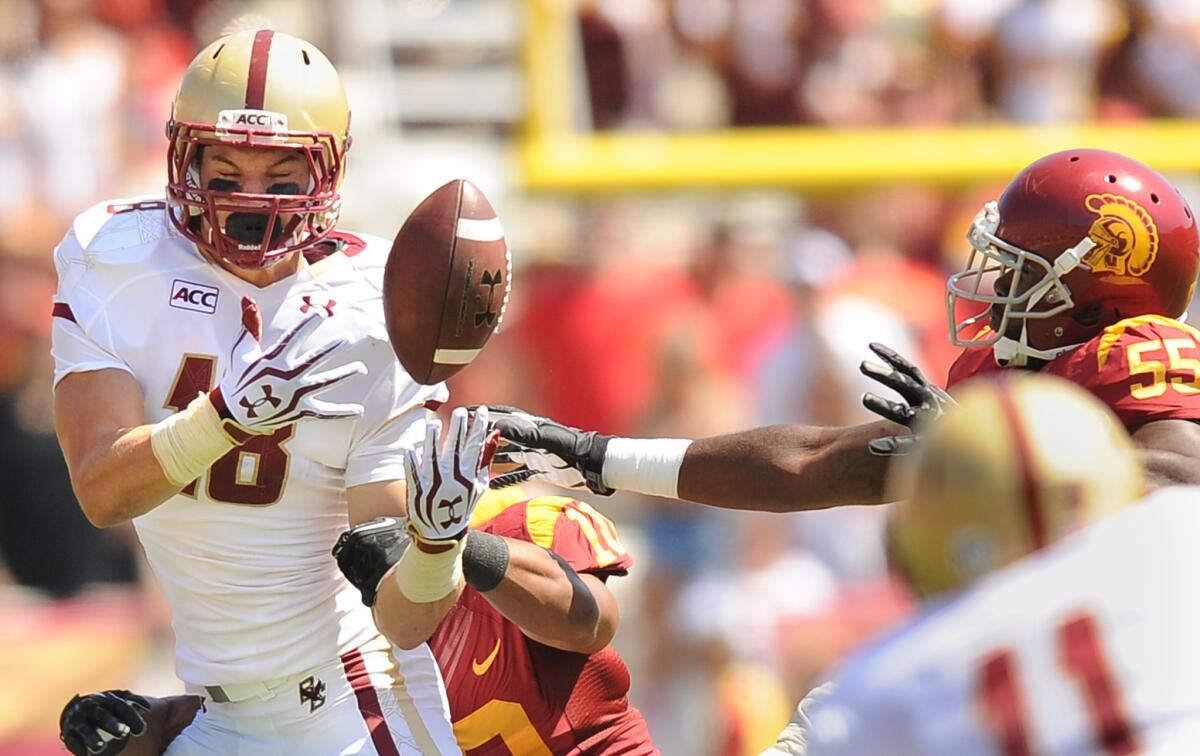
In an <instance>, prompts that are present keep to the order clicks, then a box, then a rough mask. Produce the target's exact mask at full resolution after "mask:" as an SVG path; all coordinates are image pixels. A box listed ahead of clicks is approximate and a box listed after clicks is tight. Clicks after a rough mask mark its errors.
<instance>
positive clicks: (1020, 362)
mask: <svg viewBox="0 0 1200 756" xmlns="http://www.w3.org/2000/svg"><path fill="white" fill-rule="evenodd" d="M1079 346H1081V344H1067V345H1066V346H1060V347H1054V348H1053V349H1035V348H1034V347H1031V346H1029V343H1028V333H1027V331H1026V328H1025V327H1024V326H1023V327H1022V328H1021V338H1020V339H1010V338H1008V337H1007V336H1002V337H1000V339H998V340H997V341H996V343H995V344H993V345H992V355H993V356H994V357H995V358H996V364H997V365H999V366H1000V367H1015V368H1020V367H1026V366H1027V365H1028V364H1029V360H1030V359H1035V360H1045V361H1046V362H1049V361H1050V360H1053V359H1054V358H1056V357H1058V356H1060V355H1063V354H1066V353H1067V352H1069V351H1071V350H1072V349H1075V348H1076V347H1079Z"/></svg>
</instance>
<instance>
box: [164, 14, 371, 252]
mask: <svg viewBox="0 0 1200 756" xmlns="http://www.w3.org/2000/svg"><path fill="white" fill-rule="evenodd" d="M349 129H350V109H349V107H348V106H347V104H346V92H345V90H344V89H343V88H342V82H341V79H340V78H339V77H338V73H337V71H336V70H335V69H334V67H333V64H332V63H330V62H329V59H328V58H326V57H325V56H324V55H323V54H322V53H321V51H320V50H318V49H317V48H316V47H314V46H313V45H311V44H309V43H308V42H305V41H304V40H302V39H297V38H296V37H292V36H290V35H287V34H283V33H282V32H277V31H273V30H270V29H257V30H247V31H239V32H235V33H233V34H230V35H228V36H225V37H221V38H220V39H218V40H217V41H215V42H213V43H212V44H211V45H209V46H208V47H206V48H204V49H203V50H201V51H200V54H199V55H197V56H196V58H195V59H194V60H193V61H192V63H191V65H190V66H188V69H187V72H186V73H185V74H184V77H183V83H182V84H181V85H180V87H179V93H178V95H176V97H175V104H174V106H173V107H172V111H171V120H170V121H169V122H168V124H167V138H168V139H169V141H170V146H169V148H168V176H167V204H168V208H169V213H170V216H171V220H172V222H173V223H174V224H175V226H176V228H178V229H179V231H180V233H182V234H183V235H184V236H186V237H187V238H188V239H190V240H192V241H193V242H195V243H196V244H197V245H199V246H201V247H203V248H205V249H206V250H208V251H209V252H211V253H212V254H215V255H217V256H218V257H220V258H222V259H224V260H227V261H229V262H230V263H233V264H234V265H237V266H240V267H245V268H260V267H265V266H267V265H270V264H271V263H272V262H274V261H277V260H279V259H280V258H282V257H283V256H285V255H288V254H290V253H293V252H297V251H301V250H303V249H306V248H308V247H311V246H313V245H314V244H317V243H319V242H320V241H321V240H322V239H324V238H325V236H326V235H327V234H328V233H329V232H330V231H332V230H333V227H334V225H335V224H336V223H337V218H338V213H339V211H340V209H341V198H340V196H339V194H338V188H339V186H340V185H341V182H342V178H343V176H344V174H345V168H346V150H347V149H348V148H349V146H350V132H349ZM218 144H222V145H232V146H239V147H255V148H262V149H271V150H290V151H293V152H295V153H297V154H299V155H300V156H301V157H302V158H303V159H304V161H305V163H306V164H307V166H308V169H309V175H310V177H311V180H310V182H309V185H308V187H307V188H304V187H301V189H300V192H299V193H295V194H251V193H246V192H241V191H218V190H216V189H213V188H209V187H205V186H201V185H200V180H199V163H200V154H201V151H202V150H203V149H204V147H205V146H208V145H218ZM218 213H220V216H219V215H218ZM232 214H237V220H238V222H237V223H233V224H231V223H229V222H228V218H229V217H232ZM222 216H224V217H226V221H225V222H224V223H222V222H221V221H220V220H219V218H220V217H222ZM201 219H204V220H207V223H205V224H202V223H201Z"/></svg>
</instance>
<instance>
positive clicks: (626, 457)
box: [603, 437, 692, 499]
mask: <svg viewBox="0 0 1200 756" xmlns="http://www.w3.org/2000/svg"><path fill="white" fill-rule="evenodd" d="M691 445H692V441H691V439H687V438H620V437H617V438H613V439H612V440H610V441H609V442H608V449H606V450H605V453H604V475H603V482H604V484H605V485H607V486H610V487H612V488H616V489H619V490H622V491H636V492H637V493H643V494H648V495H650V496H665V497H667V498H669V499H674V498H676V496H677V493H678V489H679V467H680V466H681V465H682V464H683V456H684V454H686V453H687V450H688V447H689V446H691Z"/></svg>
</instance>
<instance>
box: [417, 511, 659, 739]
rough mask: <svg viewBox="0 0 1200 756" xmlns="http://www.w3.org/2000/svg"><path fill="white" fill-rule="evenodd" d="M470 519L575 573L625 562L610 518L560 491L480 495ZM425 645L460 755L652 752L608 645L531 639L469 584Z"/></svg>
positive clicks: (623, 567)
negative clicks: (583, 650) (503, 497)
mask: <svg viewBox="0 0 1200 756" xmlns="http://www.w3.org/2000/svg"><path fill="white" fill-rule="evenodd" d="M472 525H473V526H474V527H477V528H478V529H480V530H482V531H484V532H487V533H494V534H495V535H501V536H508V537H510V538H517V539H520V540H523V541H530V542H532V543H535V544H537V545H539V546H542V547H544V548H548V549H551V550H553V551H554V552H555V553H556V554H558V555H559V556H560V557H562V558H563V559H564V560H565V561H566V562H567V564H569V565H571V567H573V568H574V569H575V571H576V572H579V573H590V574H592V575H597V576H600V577H607V576H608V575H624V574H625V573H626V572H627V571H628V570H629V567H630V566H631V565H632V564H633V559H632V558H631V557H630V556H629V554H628V553H627V552H626V551H625V548H624V547H623V546H622V545H621V542H620V540H619V539H618V538H617V530H616V527H615V526H614V525H613V524H612V522H611V521H610V520H609V519H608V518H606V517H605V516H604V515H602V514H600V513H599V512H597V511H596V510H595V509H593V508H592V507H591V506H589V505H588V504H585V503H584V502H581V501H576V500H574V499H570V498H566V497H560V496H543V497H538V498H534V499H531V500H529V501H521V502H515V503H506V502H503V501H500V500H497V499H493V500H492V501H491V502H490V503H489V502H488V501H486V500H485V502H484V503H483V504H482V505H481V506H480V507H479V508H478V509H477V510H476V514H475V517H474V518H473V519H472ZM429 645H430V647H431V648H432V649H433V654H434V656H435V657H436V658H437V662H438V666H439V667H440V668H441V670H442V675H443V677H444V678H445V680H446V693H447V696H448V698H449V700H450V714H451V717H452V718H453V720H454V734H455V736H456V737H457V738H458V742H459V745H460V746H461V747H462V749H463V751H464V752H465V753H466V754H468V756H485V754H486V755H488V756H491V755H492V754H496V755H500V754H503V755H504V756H509V754H512V755H513V756H525V755H526V754H528V755H529V756H551V754H629V755H631V756H641V755H642V754H657V753H658V749H656V748H655V747H654V745H653V743H652V742H651V740H650V730H649V728H648V727H647V726H646V720H645V719H643V718H642V714H641V712H639V711H638V710H637V709H635V708H634V707H632V706H630V704H629V700H628V698H627V697H626V696H627V694H628V692H629V670H628V668H626V666H625V662H624V661H622V660H621V657H620V656H619V655H618V654H617V652H616V651H615V650H613V648H612V647H611V646H609V647H606V648H604V649H603V650H601V651H598V652H596V653H594V654H591V655H586V654H577V653H571V652H567V651H560V650H558V649H556V648H551V647H549V646H546V645H543V644H541V643H538V642H537V641H534V640H531V639H530V638H528V637H526V636H525V634H524V633H522V632H521V629H520V628H519V627H518V626H517V625H516V624H515V623H513V622H510V621H509V620H507V619H505V617H504V616H503V615H502V614H500V612H499V611H498V610H497V609H496V608H495V607H494V606H492V604H491V603H490V602H489V601H488V600H487V599H486V598H484V597H483V595H482V594H481V593H479V592H478V591H476V590H475V589H474V588H471V587H470V586H468V587H467V588H466V590H464V591H463V594H462V597H461V598H460V599H459V601H458V603H457V604H456V605H455V606H454V608H453V609H451V610H450V613H449V614H447V615H446V617H445V619H443V620H442V622H441V624H440V625H439V626H438V629H437V631H436V632H435V633H434V635H433V637H432V638H431V639H430V641H429Z"/></svg>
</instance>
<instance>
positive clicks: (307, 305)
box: [300, 294, 337, 318]
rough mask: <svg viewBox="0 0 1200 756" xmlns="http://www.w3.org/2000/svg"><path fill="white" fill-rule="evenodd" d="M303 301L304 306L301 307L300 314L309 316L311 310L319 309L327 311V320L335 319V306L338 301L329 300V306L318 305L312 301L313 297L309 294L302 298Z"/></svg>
mask: <svg viewBox="0 0 1200 756" xmlns="http://www.w3.org/2000/svg"><path fill="white" fill-rule="evenodd" d="M301 299H303V300H304V304H302V305H300V312H302V313H304V314H306V315H307V314H308V311H309V310H312V309H316V308H318V307H319V308H321V309H322V310H324V311H325V317H327V318H331V317H333V306H334V305H335V304H337V302H336V301H334V300H332V299H331V300H329V303H328V304H317V303H315V302H313V301H312V297H311V296H309V295H308V294H305V295H304V296H303V297H301Z"/></svg>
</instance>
